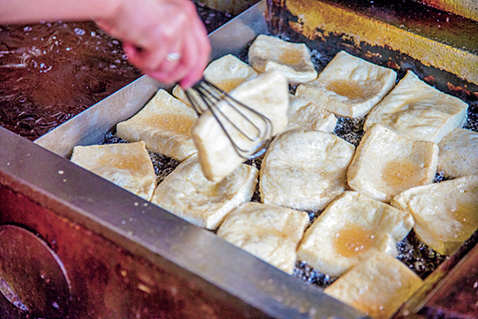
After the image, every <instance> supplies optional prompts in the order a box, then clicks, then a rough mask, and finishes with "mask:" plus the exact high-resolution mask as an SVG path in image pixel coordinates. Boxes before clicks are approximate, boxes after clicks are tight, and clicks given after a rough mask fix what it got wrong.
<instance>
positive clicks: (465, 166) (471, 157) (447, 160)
mask: <svg viewBox="0 0 478 319" xmlns="http://www.w3.org/2000/svg"><path fill="white" fill-rule="evenodd" d="M438 147H439V148H440V153H439V154H438V171H442V172H444V173H445V175H446V176H448V177H462V176H467V175H478V133H477V132H473V131H470V130H465V129H461V128H457V129H456V130H454V131H452V132H451V133H450V134H448V135H447V136H445V137H444V138H443V139H442V140H441V142H440V143H439V144H438Z"/></svg>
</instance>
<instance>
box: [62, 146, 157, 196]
mask: <svg viewBox="0 0 478 319" xmlns="http://www.w3.org/2000/svg"><path fill="white" fill-rule="evenodd" d="M71 161H72V162H73V163H75V164H77V165H79V166H81V167H83V168H85V169H87V170H89V171H91V172H93V173H95V174H97V175H99V176H101V177H103V178H105V179H107V180H109V181H110V182H112V183H114V184H116V185H118V186H120V187H123V188H124V189H126V190H128V191H130V192H132V193H134V194H136V195H138V196H139V197H141V198H143V199H145V200H147V201H149V200H150V199H151V196H152V195H153V191H154V188H155V187H156V174H155V172H154V168H153V163H152V162H151V159H150V157H149V154H148V151H147V150H146V148H145V144H144V142H137V143H121V144H108V145H91V146H76V147H75V148H74V149H73V154H72V156H71Z"/></svg>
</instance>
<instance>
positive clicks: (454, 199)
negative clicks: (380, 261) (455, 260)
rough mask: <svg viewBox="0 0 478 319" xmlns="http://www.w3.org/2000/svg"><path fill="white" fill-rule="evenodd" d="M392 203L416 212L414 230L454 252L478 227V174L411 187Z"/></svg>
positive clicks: (446, 252) (432, 243) (436, 246)
mask: <svg viewBox="0 0 478 319" xmlns="http://www.w3.org/2000/svg"><path fill="white" fill-rule="evenodd" d="M391 204H392V205H393V206H394V207H397V208H398V209H402V210H406V211H408V212H410V213H411V214H412V215H413V218H414V219H415V228H414V231H415V233H416V234H417V236H418V237H419V238H420V239H421V240H422V241H423V242H424V243H425V244H427V245H428V246H430V247H431V248H433V249H434V250H436V251H437V252H439V253H440V254H443V255H451V254H452V253H453V252H455V251H456V250H457V249H458V248H459V247H460V246H461V245H462V244H463V242H464V241H465V240H466V239H468V238H469V237H470V236H471V235H472V234H473V233H474V232H475V230H476V229H477V228H478V176H476V175H472V176H465V177H460V178H457V179H454V180H450V181H445V182H441V183H438V184H437V183H435V184H430V185H426V186H421V187H415V188H411V189H409V190H407V191H405V192H403V193H401V194H400V195H398V196H396V197H394V198H393V200H392V202H391Z"/></svg>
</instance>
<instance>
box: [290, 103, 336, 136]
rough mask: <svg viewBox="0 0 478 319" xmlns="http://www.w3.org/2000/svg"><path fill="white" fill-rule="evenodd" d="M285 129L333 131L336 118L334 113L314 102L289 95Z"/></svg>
mask: <svg viewBox="0 0 478 319" xmlns="http://www.w3.org/2000/svg"><path fill="white" fill-rule="evenodd" d="M287 118H288V119H289V124H287V127H286V131H288V130H292V129H296V128H302V129H306V130H318V131H323V132H328V133H333V132H334V130H335V125H337V118H336V117H335V115H334V114H333V113H331V112H329V111H327V110H326V109H324V108H323V107H320V106H318V105H317V104H315V103H312V102H309V101H307V100H304V99H301V98H298V97H296V96H295V95H289V110H288V111H287Z"/></svg>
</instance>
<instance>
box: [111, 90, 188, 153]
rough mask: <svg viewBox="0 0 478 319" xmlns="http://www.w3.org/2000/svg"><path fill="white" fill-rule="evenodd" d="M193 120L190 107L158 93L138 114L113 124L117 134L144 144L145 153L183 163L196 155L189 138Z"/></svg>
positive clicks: (163, 93) (160, 92)
mask: <svg viewBox="0 0 478 319" xmlns="http://www.w3.org/2000/svg"><path fill="white" fill-rule="evenodd" d="M196 120H197V114H196V112H195V111H194V110H193V109H192V108H191V107H189V106H187V105H186V104H184V103H183V102H181V101H179V100H178V99H176V98H174V97H173V96H172V95H170V94H169V93H168V92H166V91H165V90H159V91H158V93H156V95H155V96H154V97H153V98H152V99H151V101H149V102H148V103H147V104H146V106H145V107H144V108H143V109H141V111H139V112H138V113H137V114H136V115H134V116H133V117H132V118H130V119H129V120H126V121H124V122H120V123H118V124H117V125H116V135H117V136H118V137H121V138H122V139H125V140H128V141H131V142H138V141H144V142H145V143H146V148H147V149H148V150H150V151H152V152H156V153H160V154H163V155H166V156H169V157H172V158H174V159H175V160H178V161H183V160H185V159H186V158H188V157H189V156H191V155H193V154H195V153H197V150H196V147H195V146H194V142H193V139H192V136H191V130H192V127H193V125H194V123H195V122H196Z"/></svg>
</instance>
